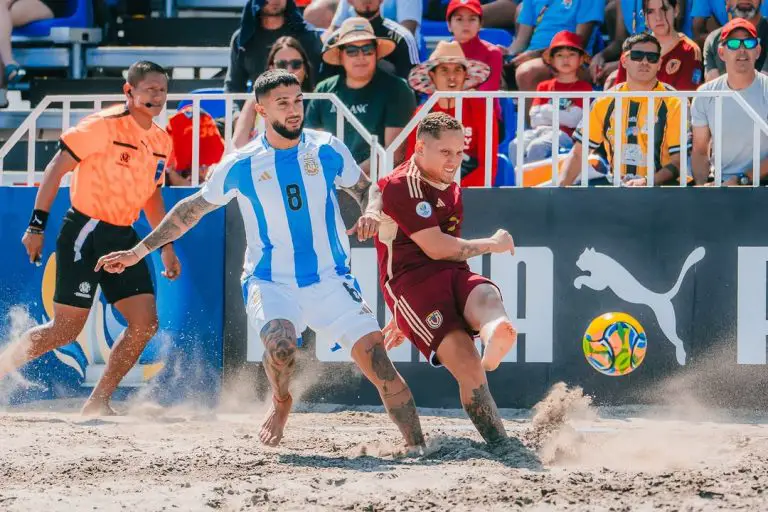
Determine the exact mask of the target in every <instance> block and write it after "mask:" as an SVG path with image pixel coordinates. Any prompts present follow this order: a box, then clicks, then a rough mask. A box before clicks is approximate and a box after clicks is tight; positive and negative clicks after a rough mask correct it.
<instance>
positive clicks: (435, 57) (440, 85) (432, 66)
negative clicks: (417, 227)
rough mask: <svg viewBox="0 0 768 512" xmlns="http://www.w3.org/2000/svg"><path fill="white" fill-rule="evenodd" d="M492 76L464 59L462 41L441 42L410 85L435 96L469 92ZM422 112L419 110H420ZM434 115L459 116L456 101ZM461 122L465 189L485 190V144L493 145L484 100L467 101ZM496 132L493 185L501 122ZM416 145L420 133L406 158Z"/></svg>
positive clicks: (411, 139)
mask: <svg viewBox="0 0 768 512" xmlns="http://www.w3.org/2000/svg"><path fill="white" fill-rule="evenodd" d="M490 74H491V70H490V69H489V67H488V65H487V64H485V63H483V62H480V61H476V60H469V59H466V58H465V57H464V53H463V52H462V51H461V46H460V45H459V43H458V42H456V41H453V42H450V43H448V42H445V41H440V43H438V45H437V48H435V51H434V52H433V53H432V55H431V56H430V58H429V60H428V61H427V62H425V63H423V64H420V65H419V66H416V67H415V68H413V70H412V71H411V74H410V76H409V78H408V83H409V84H410V86H411V87H412V88H413V89H414V90H416V91H417V92H421V93H424V94H432V93H433V92H435V91H452V92H458V91H466V90H468V89H474V88H475V87H478V86H479V85H480V84H482V83H483V82H484V81H485V80H487V79H488V77H489V76H490ZM417 112H418V110H417ZM431 112H445V113H446V114H449V115H451V116H455V115H456V100H455V99H454V98H443V99H441V100H439V101H438V102H437V103H436V104H435V106H434V107H432V111H431ZM461 112H462V115H461V123H462V124H463V125H464V159H463V160H462V163H461V186H462V187H482V186H484V185H485V163H486V161H485V145H486V144H487V143H488V142H489V141H488V136H487V134H486V133H485V126H486V122H485V101H484V100H483V99H480V98H465V99H464V101H463V102H462V109H461ZM491 126H492V127H493V133H492V135H491V140H490V144H491V147H492V148H493V150H492V151H491V158H492V161H491V166H492V167H491V182H490V183H489V184H488V185H489V186H490V185H493V183H494V182H495V181H496V168H497V162H496V147H497V146H498V145H499V142H498V139H499V132H498V128H499V127H498V123H496V122H495V120H494V122H492V123H491ZM415 146H416V130H415V129H414V130H413V131H411V133H410V134H409V136H408V139H407V145H406V158H410V157H411V155H413V152H414V149H415Z"/></svg>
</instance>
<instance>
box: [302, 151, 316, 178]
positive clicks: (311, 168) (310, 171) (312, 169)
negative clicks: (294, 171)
mask: <svg viewBox="0 0 768 512" xmlns="http://www.w3.org/2000/svg"><path fill="white" fill-rule="evenodd" d="M304 172H306V173H307V176H314V175H315V174H317V173H319V172H320V162H318V161H317V159H316V158H315V156H314V155H313V154H311V153H307V154H305V155H304Z"/></svg>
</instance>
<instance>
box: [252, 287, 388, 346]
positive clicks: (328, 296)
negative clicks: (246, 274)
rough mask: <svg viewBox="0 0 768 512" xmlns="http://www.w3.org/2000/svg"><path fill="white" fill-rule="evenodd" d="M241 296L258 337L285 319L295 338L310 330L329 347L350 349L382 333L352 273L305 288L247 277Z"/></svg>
mask: <svg viewBox="0 0 768 512" xmlns="http://www.w3.org/2000/svg"><path fill="white" fill-rule="evenodd" d="M243 294H244V295H245V297H246V303H245V312H246V314H247V315H248V323H249V326H250V327H251V328H252V329H253V330H254V332H255V333H256V334H257V335H258V334H259V333H261V330H262V329H263V328H264V326H265V325H267V323H269V322H270V321H272V320H276V319H284V320H288V321H289V322H291V323H292V324H293V326H294V327H295V328H296V336H297V337H299V336H301V333H302V332H304V330H305V329H306V328H307V327H309V328H310V329H312V330H313V331H315V333H316V334H317V339H318V340H325V341H327V342H328V343H329V346H330V347H334V345H336V344H340V345H341V346H343V347H344V348H346V349H348V350H351V349H352V347H353V346H354V344H355V343H356V342H357V341H358V340H359V339H360V338H362V337H363V336H365V335H366V334H370V333H372V332H377V331H380V330H381V328H380V327H379V323H378V321H377V320H376V317H375V316H374V314H373V312H372V311H371V308H370V307H368V304H367V303H366V302H365V300H364V299H363V296H362V295H361V294H360V287H359V285H358V284H357V279H355V278H354V276H352V275H351V274H347V275H345V276H332V277H330V278H326V279H322V280H321V281H320V282H318V283H315V284H312V285H310V286H306V287H304V288H298V287H295V286H288V285H285V284H279V283H273V282H270V281H262V280H260V279H256V278H250V279H249V280H248V281H246V282H245V283H244V284H243Z"/></svg>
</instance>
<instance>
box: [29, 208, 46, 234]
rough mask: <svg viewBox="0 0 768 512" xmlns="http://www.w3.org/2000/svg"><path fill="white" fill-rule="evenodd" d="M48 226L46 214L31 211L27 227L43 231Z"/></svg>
mask: <svg viewBox="0 0 768 512" xmlns="http://www.w3.org/2000/svg"><path fill="white" fill-rule="evenodd" d="M46 224H48V212H46V211H43V210H32V217H30V219H29V227H31V228H35V229H39V230H40V231H43V230H44V229H45V225H46Z"/></svg>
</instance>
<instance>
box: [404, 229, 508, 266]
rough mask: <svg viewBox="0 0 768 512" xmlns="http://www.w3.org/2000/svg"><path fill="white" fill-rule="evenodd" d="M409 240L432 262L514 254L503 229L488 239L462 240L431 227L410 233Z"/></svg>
mask: <svg viewBox="0 0 768 512" xmlns="http://www.w3.org/2000/svg"><path fill="white" fill-rule="evenodd" d="M411 240H413V241H414V242H416V244H417V245H418V246H419V247H420V248H421V250H422V251H424V253H425V254H426V255H427V256H429V257H430V258H432V259H433V260H448V261H466V260H468V259H469V258H472V257H474V256H480V255H481V254H488V253H499V252H507V251H509V252H510V253H511V254H514V253H515V244H514V242H513V240H512V235H510V234H509V233H507V232H506V231H505V230H503V229H500V230H498V231H496V233H495V234H494V235H493V236H492V237H490V238H478V239H475V240H464V239H462V238H456V237H455V236H451V235H449V234H447V233H443V232H442V231H441V230H440V228H439V227H432V228H427V229H422V230H421V231H417V232H416V233H412V234H411Z"/></svg>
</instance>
